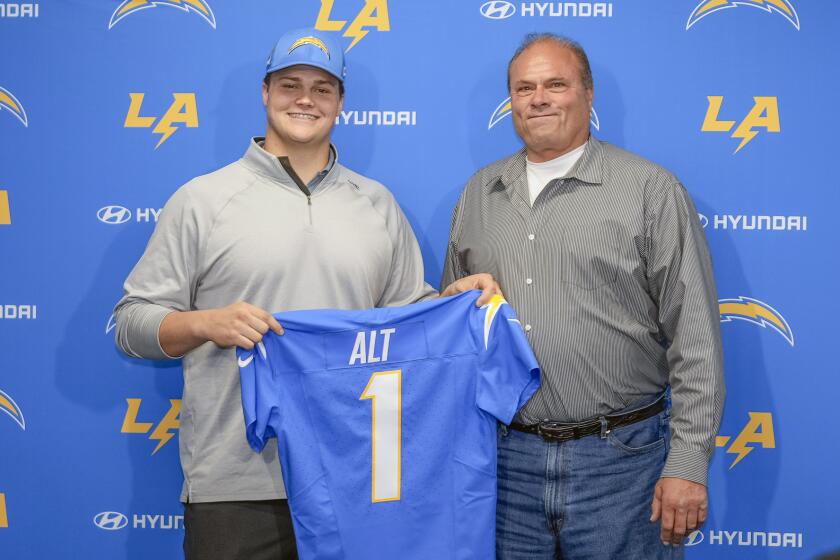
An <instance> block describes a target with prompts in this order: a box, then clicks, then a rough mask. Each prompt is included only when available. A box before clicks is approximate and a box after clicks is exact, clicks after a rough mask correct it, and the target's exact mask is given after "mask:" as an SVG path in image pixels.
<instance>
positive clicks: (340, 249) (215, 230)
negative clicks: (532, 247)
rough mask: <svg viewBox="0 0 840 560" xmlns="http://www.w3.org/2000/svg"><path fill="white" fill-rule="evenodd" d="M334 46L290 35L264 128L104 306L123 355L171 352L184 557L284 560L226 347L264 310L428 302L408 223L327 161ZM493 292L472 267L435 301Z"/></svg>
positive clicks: (280, 511)
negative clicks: (177, 401)
mask: <svg viewBox="0 0 840 560" xmlns="http://www.w3.org/2000/svg"><path fill="white" fill-rule="evenodd" d="M344 76H345V67H344V55H343V52H342V49H341V46H340V45H339V44H338V43H337V41H335V40H334V39H333V38H332V37H331V36H330V35H329V34H326V33H323V32H321V31H317V30H315V29H301V30H296V31H292V32H290V33H287V34H285V35H284V36H283V37H281V38H280V40H279V41H278V42H277V44H276V46H275V47H274V50H273V51H272V53H271V56H270V58H269V60H268V65H267V67H266V76H265V79H264V82H263V92H262V96H263V104H264V105H265V108H266V117H267V127H266V133H265V138H254V139H252V140H251V142H250V143H249V146H248V149H247V151H246V152H245V155H244V156H243V157H242V158H241V159H240V160H238V161H236V162H234V163H232V164H230V165H228V166H226V167H224V168H222V169H219V170H218V171H215V172H213V173H210V174H209V175H205V176H202V177H198V178H196V179H193V180H192V181H190V182H189V183H187V184H186V185H184V186H183V187H181V188H180V189H179V190H178V191H177V192H176V193H175V194H174V195H173V196H172V198H171V199H170V200H169V201H168V202H167V204H166V207H165V208H164V210H163V212H162V214H161V216H160V220H159V222H158V224H157V227H156V228H155V232H154V234H153V235H152V237H151V239H150V240H149V244H148V246H147V248H146V251H145V253H144V254H143V256H142V257H141V259H140V261H139V262H138V263H137V265H136V266H135V268H134V270H133V271H132V272H131V274H130V275H129V277H128V279H127V280H126V282H125V288H124V290H125V295H124V296H123V298H122V300H121V301H120V302H119V303H118V304H117V308H116V318H117V333H116V338H117V344H118V345H119V347H120V348H121V349H122V350H123V351H124V352H125V353H126V354H129V355H131V356H137V357H143V358H151V359H164V358H170V357H174V356H181V357H182V358H183V369H184V395H183V403H182V409H181V430H180V451H181V465H182V467H183V471H184V487H183V491H182V493H181V501H183V502H184V503H185V504H186V505H185V515H184V525H185V529H186V531H185V536H184V551H185V554H186V557H187V558H188V559H191V558H195V559H202V560H206V559H215V558H219V559H223V558H249V559H253V560H259V559H262V558H266V559H267V558H271V559H278V558H284V559H285V558H296V552H295V547H294V536H293V533H292V525H291V522H290V517H289V510H288V506H287V504H286V501H285V500H284V499H283V498H285V490H284V487H283V481H282V479H281V473H280V464H279V461H278V458H277V447H276V442H271V443H270V444H269V445H267V446H266V448H265V449H264V451H263V452H262V453H261V454H256V453H254V452H253V451H251V449H250V448H249V447H248V443H247V441H246V439H245V432H244V425H243V414H242V406H241V400H240V388H239V369H238V366H237V360H236V355H235V352H234V348H233V347H234V346H241V347H244V348H252V347H253V346H254V345H255V344H256V343H257V342H259V341H260V340H261V338H262V336H263V334H265V333H266V332H268V330H269V329H271V330H273V331H275V332H277V333H278V334H282V330H283V328H282V326H281V325H280V324H278V323H277V321H276V320H275V319H274V318H273V317H272V316H271V313H272V312H276V311H288V310H295V309H307V308H324V307H331V308H339V309H364V308H369V307H383V306H398V305H404V304H409V303H413V302H416V301H420V300H423V299H427V298H430V297H435V295H436V293H435V291H434V290H433V289H432V288H431V287H430V286H428V285H427V284H426V283H425V282H424V281H423V261H422V257H421V254H420V250H419V247H418V245H417V241H416V239H415V238H414V233H413V232H412V230H411V226H410V225H409V224H408V222H407V221H406V219H405V216H404V215H403V214H402V212H401V211H400V208H399V206H398V205H397V203H396V201H395V200H394V198H393V196H392V195H391V193H389V192H388V191H387V190H386V189H385V188H384V187H383V186H382V185H381V184H379V183H377V182H376V181H373V180H371V179H368V178H366V177H363V176H361V175H359V174H357V173H354V172H353V171H351V170H349V169H347V168H346V167H344V166H342V165H341V164H340V163H338V156H337V153H336V150H335V148H334V147H333V146H332V145H331V144H330V132H331V131H332V127H333V124H334V122H335V118H336V116H337V115H338V113H339V111H341V108H342V104H343V102H344ZM476 287H478V288H481V289H484V290H485V293H484V294H483V295H482V297H481V298H480V300H479V302H480V303H484V301H486V300H488V299H489V298H490V297H491V295H492V294H493V293H495V291H496V288H497V286H496V285H495V282H494V281H493V280H492V278H490V277H489V276H487V275H482V276H477V277H472V278H469V279H465V280H464V281H461V282H456V283H453V285H452V286H450V287H449V288H448V289H447V290H445V291H444V295H451V294H454V293H456V292H460V291H464V290H467V289H472V288H476Z"/></svg>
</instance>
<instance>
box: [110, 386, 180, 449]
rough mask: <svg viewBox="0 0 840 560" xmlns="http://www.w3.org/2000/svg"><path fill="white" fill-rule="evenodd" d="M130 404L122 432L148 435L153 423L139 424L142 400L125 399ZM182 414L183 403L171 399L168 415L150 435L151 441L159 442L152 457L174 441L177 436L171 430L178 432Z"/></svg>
mask: <svg viewBox="0 0 840 560" xmlns="http://www.w3.org/2000/svg"><path fill="white" fill-rule="evenodd" d="M125 400H126V402H127V403H128V409H127V410H126V412H125V418H124V419H123V425H122V428H121V429H120V432H122V433H124V434H147V433H149V430H152V425H153V424H152V423H151V422H138V421H137V414H138V412H139V411H140V405H141V404H142V402H143V400H142V399H125ZM180 414H181V401H180V400H178V399H170V400H169V411H167V413H166V415H165V416H164V417H163V420H161V421H160V422H159V423H158V425H157V426H155V428H154V430H152V433H151V435H149V439H153V440H156V441H157V442H158V444H157V446H156V447H155V448H154V450H153V451H152V455H154V454H155V453H157V452H158V451H159V450H160V448H161V447H163V446H164V445H166V444H167V442H168V441H169V440H170V439H172V437H173V436H174V435H175V434H174V433H173V432H171V431H170V430H177V429H179V428H180V427H181V421H180V418H179V415H180Z"/></svg>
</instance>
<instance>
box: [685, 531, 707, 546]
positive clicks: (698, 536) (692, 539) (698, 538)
mask: <svg viewBox="0 0 840 560" xmlns="http://www.w3.org/2000/svg"><path fill="white" fill-rule="evenodd" d="M704 538H706V537H704V536H703V533H702V531H700V530H699V529H698V530H697V531H692V532H691V534H690V535H688V537H687V538H686V539H685V546H694V545H695V544H700V543H701V542H703V539H704Z"/></svg>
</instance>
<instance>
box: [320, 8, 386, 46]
mask: <svg viewBox="0 0 840 560" xmlns="http://www.w3.org/2000/svg"><path fill="white" fill-rule="evenodd" d="M334 3H335V0H321V9H320V11H319V12H318V20H317V21H316V22H315V29H319V30H321V31H341V30H342V29H344V33H343V35H344V36H345V37H352V38H353V41H352V42H351V43H350V46H349V47H347V51H346V52H350V49H352V48H353V47H355V46H356V44H357V43H358V42H359V41H361V40H362V39H364V38H365V36H366V35H367V34H368V33H369V32H370V29H376V30H377V31H390V30H391V20H390V18H389V17H388V0H365V5H364V6H362V9H361V10H360V11H359V13H358V14H357V15H356V17H355V18H354V19H353V21H352V22H351V23H350V25H347V21H346V20H331V19H330V17H332V11H333V5H334ZM345 26H346V29H345Z"/></svg>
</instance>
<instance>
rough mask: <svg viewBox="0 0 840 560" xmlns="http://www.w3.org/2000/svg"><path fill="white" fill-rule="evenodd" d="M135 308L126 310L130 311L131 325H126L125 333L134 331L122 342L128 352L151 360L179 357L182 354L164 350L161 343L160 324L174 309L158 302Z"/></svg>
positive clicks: (129, 319)
mask: <svg viewBox="0 0 840 560" xmlns="http://www.w3.org/2000/svg"><path fill="white" fill-rule="evenodd" d="M132 307H133V309H130V310H128V309H127V310H126V311H129V313H128V317H127V319H128V321H129V323H130V324H129V325H126V327H127V328H126V329H125V330H124V331H123V332H124V333H132V336H130V337H129V336H126V337H125V338H123V340H122V341H120V342H121V344H120V345H121V346H123V348H124V350H125V351H126V353H128V354H130V355H132V356H136V357H138V358H146V359H149V360H167V359H177V358H180V356H170V355H169V354H167V353H166V352H164V351H163V348H162V347H161V345H160V338H159V336H160V324H161V323H162V322H163V319H164V317H166V316H167V315H169V314H170V313H174V311H175V310H174V309H170V308H168V307H163V306H162V305H156V304H145V305H135V306H132Z"/></svg>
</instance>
